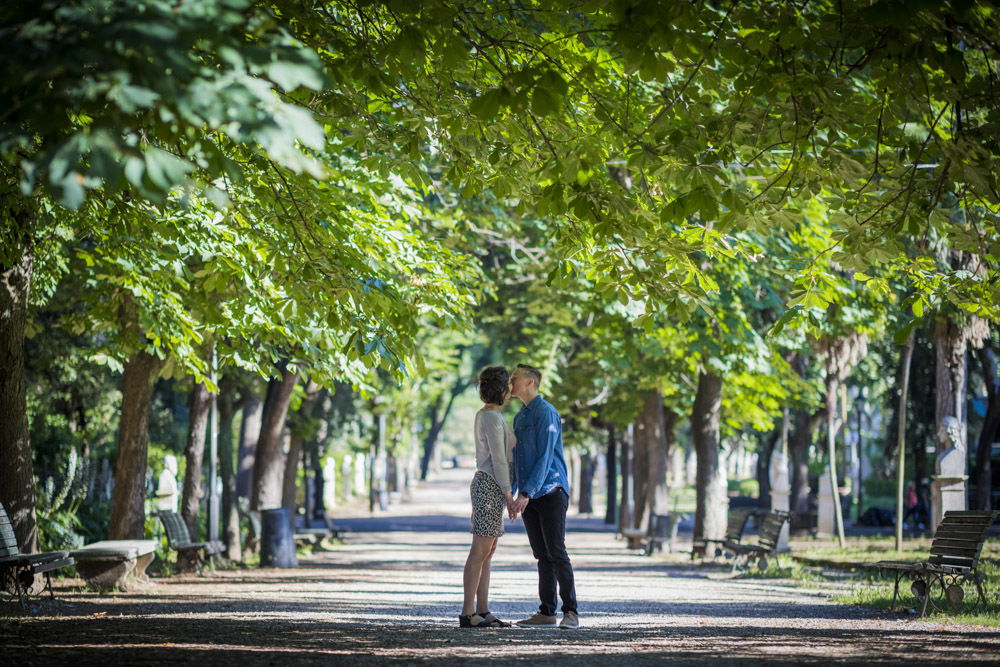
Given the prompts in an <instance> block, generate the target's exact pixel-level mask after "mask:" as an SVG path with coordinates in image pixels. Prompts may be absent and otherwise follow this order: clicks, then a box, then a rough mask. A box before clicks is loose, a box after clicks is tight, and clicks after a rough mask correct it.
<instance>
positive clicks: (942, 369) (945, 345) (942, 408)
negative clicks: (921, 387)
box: [934, 319, 966, 454]
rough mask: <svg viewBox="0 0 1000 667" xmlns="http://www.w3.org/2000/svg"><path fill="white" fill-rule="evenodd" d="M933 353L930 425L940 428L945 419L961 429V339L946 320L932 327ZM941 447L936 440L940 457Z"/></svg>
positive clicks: (959, 332)
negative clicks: (932, 423) (953, 420)
mask: <svg viewBox="0 0 1000 667" xmlns="http://www.w3.org/2000/svg"><path fill="white" fill-rule="evenodd" d="M934 348H935V352H936V355H937V356H936V364H935V377H934V424H935V427H936V428H940V427H941V421H942V420H943V419H944V418H945V417H949V416H950V417H955V418H956V419H958V421H959V422H960V423H961V424H962V425H963V427H964V425H965V417H966V415H965V384H966V369H965V337H964V335H963V333H962V329H961V327H959V326H958V325H957V324H955V322H953V321H952V320H950V319H941V320H938V321H937V323H936V324H935V327H934ZM944 449H945V444H944V443H943V442H942V441H941V440H940V439H938V446H937V451H938V453H939V454H940V453H941V452H942V451H944Z"/></svg>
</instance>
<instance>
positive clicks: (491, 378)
mask: <svg viewBox="0 0 1000 667" xmlns="http://www.w3.org/2000/svg"><path fill="white" fill-rule="evenodd" d="M509 388H510V375H509V374H508V373H507V369H506V368H504V367H503V366H490V367H489V368H484V369H483V371H482V372H481V373H480V374H479V398H480V399H481V400H482V401H483V403H494V404H496V405H503V403H504V400H505V399H506V397H507V390H508V389H509Z"/></svg>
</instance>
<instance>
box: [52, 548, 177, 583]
mask: <svg viewBox="0 0 1000 667" xmlns="http://www.w3.org/2000/svg"><path fill="white" fill-rule="evenodd" d="M157 546H159V543H158V542H157V541H156V540H105V541H103V542H94V543H93V544H88V545H87V546H85V547H81V548H80V549H77V550H75V551H73V552H72V554H71V555H72V556H73V558H75V559H76V571H77V573H78V574H79V575H80V576H81V577H82V578H83V580H84V581H85V582H86V583H87V587H88V588H91V589H93V590H98V591H103V590H112V589H117V590H126V591H127V590H132V589H135V588H141V587H142V586H143V585H144V584H148V583H149V579H148V578H147V577H146V568H147V567H149V564H150V563H152V562H153V559H154V558H155V557H156V547H157Z"/></svg>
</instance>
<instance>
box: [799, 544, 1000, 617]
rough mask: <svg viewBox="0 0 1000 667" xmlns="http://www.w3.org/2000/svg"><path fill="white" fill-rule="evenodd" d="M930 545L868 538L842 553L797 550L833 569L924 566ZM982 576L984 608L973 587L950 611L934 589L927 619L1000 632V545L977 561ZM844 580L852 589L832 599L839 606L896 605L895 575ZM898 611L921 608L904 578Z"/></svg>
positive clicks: (855, 573) (864, 571)
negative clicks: (899, 546)
mask: <svg viewBox="0 0 1000 667" xmlns="http://www.w3.org/2000/svg"><path fill="white" fill-rule="evenodd" d="M930 544H931V540H930V539H929V538H928V539H917V540H909V541H908V542H907V543H906V544H905V546H904V548H903V549H902V550H899V551H897V550H896V549H895V548H894V542H893V540H892V539H886V538H868V539H858V540H852V541H851V543H850V544H849V545H848V546H847V547H846V548H844V549H840V548H839V547H830V546H823V547H819V546H817V547H806V548H804V549H797V550H796V551H795V554H796V555H797V556H802V557H805V558H810V559H815V560H819V561H826V562H830V563H844V564H845V565H846V564H850V563H858V564H865V563H875V562H877V561H880V560H894V561H904V562H906V561H908V562H922V561H926V560H927V558H928V556H929V555H930V554H929V550H930ZM979 571H980V572H982V573H983V574H985V575H986V581H985V582H984V584H983V588H984V590H985V593H986V604H983V603H981V602H980V601H979V595H978V593H977V592H976V588H975V586H974V585H973V584H971V583H969V584H963V586H962V588H963V590H964V591H965V600H964V601H963V602H962V603H960V604H958V605H951V604H949V603H948V602H947V601H945V600H943V599H942V598H941V597H940V595H939V593H940V588H939V587H937V586H934V587H933V594H932V598H931V602H932V604H935V605H937V607H938V608H937V609H935V608H934V607H932V606H928V608H927V615H926V616H925V618H927V619H928V620H934V621H942V622H944V621H947V622H952V623H964V624H968V625H985V626H1000V545H998V544H997V543H996V542H995V541H994V542H989V541H988V542H987V543H986V544H985V545H984V546H983V552H982V556H981V557H980V560H979ZM843 572H844V573H845V579H844V580H846V581H849V582H850V583H851V588H850V590H848V591H845V592H843V593H839V594H837V595H834V596H833V597H831V599H832V600H833V601H835V602H841V603H844V604H860V605H866V606H870V607H875V608H877V609H889V607H890V605H891V604H892V590H893V575H892V574H891V573H889V572H888V571H887V572H886V574H884V575H882V574H880V573H879V571H878V570H877V569H874V568H860V567H859V568H858V569H855V570H846V569H845V570H844V571H843ZM899 588H900V591H899V598H898V600H897V602H896V604H897V607H899V608H903V609H916V608H919V604H920V603H919V602H918V600H917V599H916V598H915V597H914V596H913V595H912V594H911V593H910V581H909V579H907V578H905V577H904V579H903V580H902V581H900V584H899Z"/></svg>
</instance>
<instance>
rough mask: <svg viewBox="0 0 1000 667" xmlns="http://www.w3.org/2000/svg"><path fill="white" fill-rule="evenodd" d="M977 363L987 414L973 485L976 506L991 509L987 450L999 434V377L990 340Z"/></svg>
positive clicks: (990, 471) (977, 449)
mask: <svg viewBox="0 0 1000 667" xmlns="http://www.w3.org/2000/svg"><path fill="white" fill-rule="evenodd" d="M977 356H978V357H979V364H980V365H981V366H982V368H983V381H984V382H985V383H986V401H987V404H986V417H985V418H984V419H983V428H982V430H981V431H980V432H979V441H978V444H977V445H976V469H975V470H974V471H973V473H972V477H973V479H974V480H975V485H976V509H979V510H991V509H993V504H992V498H991V492H992V483H993V468H992V462H991V460H990V454H991V452H992V449H993V443H994V442H995V441H996V439H997V435H998V434H1000V377H997V359H996V354H995V353H994V352H993V348H992V347H990V341H989V340H987V341H986V343H985V344H984V345H983V347H981V348H979V350H978V351H977Z"/></svg>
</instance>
